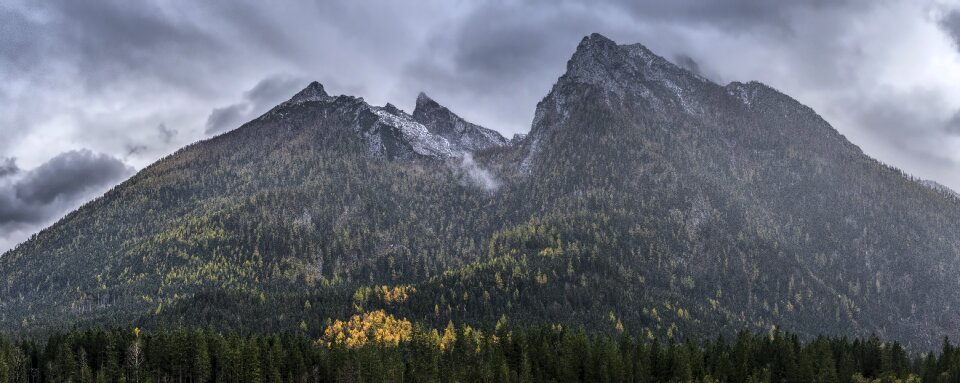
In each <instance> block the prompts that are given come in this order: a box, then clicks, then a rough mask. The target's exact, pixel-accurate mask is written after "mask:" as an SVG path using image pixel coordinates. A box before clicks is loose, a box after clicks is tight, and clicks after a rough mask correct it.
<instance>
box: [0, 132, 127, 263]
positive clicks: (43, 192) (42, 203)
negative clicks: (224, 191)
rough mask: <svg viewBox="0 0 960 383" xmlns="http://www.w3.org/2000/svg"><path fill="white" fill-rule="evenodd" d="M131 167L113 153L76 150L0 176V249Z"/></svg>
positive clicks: (122, 176) (121, 176)
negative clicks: (32, 167)
mask: <svg viewBox="0 0 960 383" xmlns="http://www.w3.org/2000/svg"><path fill="white" fill-rule="evenodd" d="M11 162H12V161H11ZM133 171H134V170H133V168H131V167H129V166H127V165H125V164H124V163H123V162H122V161H120V160H118V159H116V158H114V157H111V156H108V155H105V154H98V153H94V152H91V151H89V150H77V151H69V152H65V153H61V154H60V155H58V156H56V157H54V158H52V159H51V160H49V161H47V162H46V163H44V164H42V165H40V166H38V167H36V168H34V169H30V170H29V171H22V172H17V173H19V174H16V173H11V174H10V175H9V176H8V177H6V178H5V179H0V250H5V249H6V248H8V247H10V246H12V245H13V244H14V243H16V242H19V241H20V240H22V239H24V236H25V235H26V234H29V233H30V232H33V231H35V230H37V229H39V228H40V227H42V226H44V225H46V224H49V223H50V222H52V221H53V220H56V219H57V218H59V217H61V216H63V214H65V212H67V211H69V210H70V209H74V208H76V207H77V206H79V205H80V204H82V203H83V202H85V201H87V200H89V199H90V198H92V197H94V196H96V195H98V194H100V193H102V192H103V191H105V190H106V189H107V188H109V187H110V186H112V185H114V184H116V183H117V182H119V181H121V180H123V179H126V178H127V177H129V176H130V175H131V174H133Z"/></svg>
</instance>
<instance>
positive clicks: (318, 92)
mask: <svg viewBox="0 0 960 383" xmlns="http://www.w3.org/2000/svg"><path fill="white" fill-rule="evenodd" d="M329 97H330V95H329V94H327V91H326V90H324V89H323V84H320V83H319V82H317V81H313V82H311V83H310V84H309V85H307V87H306V88H303V90H301V91H300V92H298V93H297V94H295V95H294V96H293V97H292V98H290V101H291V102H303V101H319V100H324V99H327V98H329Z"/></svg>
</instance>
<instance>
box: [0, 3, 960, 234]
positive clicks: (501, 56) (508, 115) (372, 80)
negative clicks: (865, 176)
mask: <svg viewBox="0 0 960 383" xmlns="http://www.w3.org/2000/svg"><path fill="white" fill-rule="evenodd" d="M592 32H600V33H603V34H605V35H606V36H608V37H610V38H612V39H614V40H616V41H618V42H620V43H635V42H640V43H643V44H645V45H647V46H648V47H649V48H651V49H652V50H654V51H655V52H658V53H659V54H661V55H662V56H664V57H666V58H668V59H671V60H674V61H675V62H678V63H681V64H683V65H685V66H687V67H690V68H695V69H696V70H698V71H699V72H700V73H701V74H703V75H704V76H706V77H708V78H710V79H712V80H714V81H716V82H718V83H727V82H730V81H746V80H759V81H762V82H764V83H766V84H769V85H771V86H773V87H775V88H778V89H780V90H781V91H784V92H786V93H787V94H790V95H792V96H793V97H795V98H797V99H798V100H800V101H801V102H803V103H805V104H807V105H810V106H811V107H813V108H814V109H816V110H817V111H818V112H820V114H821V115H823V116H824V117H825V118H826V119H827V120H828V121H830V122H831V123H832V124H833V125H834V126H835V127H836V128H837V129H838V130H839V131H840V132H841V133H843V134H844V135H846V136H847V137H848V138H849V139H850V140H851V141H853V142H854V143H855V144H857V145H859V146H860V147H861V148H863V149H864V151H866V152H867V153H868V154H870V155H872V156H874V157H876V158H878V159H880V160H882V161H884V162H886V163H888V164H891V165H894V166H897V167H900V168H902V169H904V170H906V171H907V172H909V173H912V174H914V175H916V176H918V177H922V178H927V179H933V180H936V181H938V182H940V183H943V184H945V185H948V186H951V187H953V188H955V189H960V113H958V111H960V4H958V1H953V2H948V1H940V0H920V1H916V0H909V1H908V0H903V1H887V0H870V1H855V0H839V1H829V0H798V1H790V2H781V1H769V0H729V1H723V0H676V1H670V2H664V1H659V0H650V1H627V0H601V1H587V0H582V1H572V0H571V1H564V0H560V1H546V0H544V1H471V2H467V1H456V0H454V1H451V0H427V1H416V2H401V1H395V0H382V1H366V0H351V1H317V2H307V1H303V2H292V1H291V2H287V1H269V2H264V1H253V0H251V1H246V2H245V1H204V2H194V3H193V4H188V3H187V2H179V1H170V2H165V1H136V2H132V1H121V0H117V1H82V2H81V1H73V0H50V1H43V2H37V1H27V0H23V1H20V0H6V1H3V2H2V3H0V137H2V139H0V251H2V250H4V249H7V248H10V247H12V246H14V245H15V244H16V243H18V242H19V241H22V240H23V239H25V238H27V237H28V236H29V235H30V234H32V233H34V232H36V231H37V230H39V229H40V228H42V227H44V226H46V225H48V224H50V223H51V222H53V221H55V220H56V219H59V218H60V217H62V215H64V214H65V213H66V212H68V211H69V210H71V209H73V208H75V207H76V206H78V205H80V204H82V203H83V202H85V201H87V200H89V199H90V198H93V197H95V196H97V195H99V194H101V193H102V192H103V191H105V190H106V189H108V188H109V187H111V186H113V185H115V184H116V183H118V182H120V181H122V180H123V179H125V178H126V177H129V176H130V175H132V174H133V173H134V172H136V170H137V169H140V168H142V167H143V166H145V165H147V164H149V163H151V162H152V161H155V160H156V159H158V158H160V157H162V156H164V155H166V154H169V153H171V152H173V151H174V150H176V149H177V148H179V147H181V146H183V145H186V144H189V143H191V142H194V141H196V140H200V139H203V138H206V137H210V136H211V135H214V134H217V133H219V132H223V131H225V130H229V129H232V128H234V127H236V126H238V125H239V124H240V123H242V122H244V121H246V120H248V119H251V118H253V117H255V116H256V115H258V114H259V113H262V112H264V111H265V110H267V109H268V108H269V107H271V106H272V105H274V104H276V103H278V102H280V101H282V100H284V99H286V98H288V97H289V96H290V95H292V94H293V93H294V92H296V91H297V90H299V89H300V88H302V87H304V86H305V85H306V84H307V82H308V81H310V80H318V81H320V82H322V83H323V84H324V85H325V87H326V88H327V90H328V91H329V92H331V93H334V94H351V95H357V96H362V97H364V98H365V99H367V100H368V101H370V102H372V103H374V104H381V105H382V104H384V103H386V102H391V103H393V104H395V105H398V106H399V107H401V108H404V109H406V110H408V111H409V110H411V109H412V107H413V104H414V100H415V97H416V94H417V92H419V91H425V92H426V93H428V94H429V95H431V96H432V97H433V98H434V99H436V100H438V101H439V102H441V103H443V104H445V105H447V106H448V107H450V108H451V109H453V110H454V111H456V112H457V113H459V114H460V115H462V116H464V117H466V118H467V119H469V120H472V121H474V122H477V123H480V124H481V125H485V126H488V127H490V128H493V129H497V130H499V131H501V132H502V133H504V134H505V135H512V134H513V133H518V132H525V131H527V130H528V129H529V124H530V121H531V120H532V117H533V111H534V107H535V105H536V103H537V101H539V100H540V98H542V97H543V96H544V95H545V94H546V92H547V91H548V90H549V88H550V86H551V85H552V84H553V82H554V81H555V80H556V78H557V77H558V76H559V75H560V74H561V73H562V71H563V69H564V67H565V64H566V60H567V59H568V58H569V56H570V55H571V53H572V52H573V50H574V48H575V47H576V45H577V43H578V42H579V41H580V39H581V38H582V37H583V36H584V35H587V34H589V33H592Z"/></svg>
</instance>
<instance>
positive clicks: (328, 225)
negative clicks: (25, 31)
mask: <svg viewBox="0 0 960 383" xmlns="http://www.w3.org/2000/svg"><path fill="white" fill-rule="evenodd" d="M958 222H960V200H958V199H957V198H956V197H955V196H952V195H950V194H948V193H945V192H942V191H939V190H937V189H936V188H931V187H927V186H925V185H924V184H921V183H920V182H917V181H916V180H913V179H911V178H910V177H908V176H906V175H905V174H903V173H902V172H900V171H898V170H897V169H894V168H891V167H888V166H885V165H883V164H881V163H879V162H878V161H876V160H873V159H871V158H869V157H868V156H866V155H864V154H863V153H862V152H861V151H860V150H859V149H858V148H857V147H856V146H855V145H853V144H851V143H850V142H849V141H847V140H846V139H845V138H844V137H843V136H842V135H840V134H839V133H838V132H837V131H836V130H834V129H833V128H832V127H831V126H830V125H829V124H828V123H827V122H826V121H824V120H823V119H822V118H820V116H818V115H817V114H816V113H815V112H814V111H813V110H811V109H810V108H808V107H806V106H804V105H802V104H800V103H798V102H797V101H795V100H793V99H791V98H790V97H788V96H786V95H784V94H782V93H780V92H778V91H776V90H774V89H772V88H770V87H768V86H765V85H763V84H760V83H736V82H735V83H731V84H728V85H726V86H721V85H718V84H715V83H713V82H711V81H709V80H707V79H705V78H702V77H700V76H697V75H696V74H693V73H690V72H688V71H686V70H684V69H682V68H680V67H678V66H676V65H674V64H671V63H670V62H668V61H667V60H665V59H663V58H661V57H659V56H657V55H655V54H653V53H652V52H650V51H649V50H647V49H646V48H645V47H643V46H641V45H639V44H636V45H617V44H616V43H614V42H613V41H611V40H609V39H607V38H605V37H603V36H601V35H597V34H594V35H591V36H588V37H586V38H584V39H583V41H582V42H581V43H580V45H579V47H578V48H577V51H576V52H575V53H574V55H573V57H572V58H571V59H570V61H569V62H568V64H567V72H566V73H565V74H564V75H562V76H561V77H560V79H559V80H558V82H557V83H556V85H554V87H553V89H552V90H551V91H550V93H549V94H548V95H547V96H546V97H545V98H544V99H543V100H542V101H541V102H540V103H539V104H538V105H537V110H536V115H535V118H534V121H533V124H532V127H531V130H530V133H529V134H528V135H526V136H523V137H517V138H515V139H513V140H507V139H505V138H504V137H502V136H500V135H499V134H498V133H496V132H495V131H493V130H489V129H486V128H483V127H480V126H478V125H475V124H472V123H469V122H467V121H465V120H464V119H462V118H460V117H459V116H457V115H456V114H454V113H453V112H451V111H450V110H449V109H447V108H445V107H443V106H441V105H440V104H439V103H437V102H436V101H433V100H432V99H430V98H429V97H427V96H426V95H424V94H421V95H420V96H419V97H418V99H417V103H416V110H414V111H413V113H412V114H408V113H406V112H404V111H402V110H400V109H398V108H396V107H394V106H393V105H390V104H387V105H386V106H385V107H378V106H372V105H369V104H368V103H366V102H365V101H364V100H363V99H362V98H356V97H351V96H330V95H328V94H327V93H326V92H325V90H324V89H323V87H322V86H321V85H320V84H318V83H312V84H310V85H309V86H308V87H307V88H306V89H304V90H303V91H302V92H300V93H298V94H297V95H295V96H294V97H293V98H291V99H290V100H289V101H287V102H284V103H282V104H280V105H278V106H276V107H275V108H274V109H272V110H271V111H269V112H267V113H266V114H264V115H263V116H260V117H259V118H257V119H255V120H253V121H250V122H248V123H246V124H244V125H243V126H241V127H239V128H238V129H236V130H233V131H231V132H228V133H226V134H223V135H220V136H217V137H214V138H212V139H209V140H206V141H203V142H199V143H196V144H193V145H190V146H188V147H186V148H183V149H182V150H180V151H178V152H177V153H175V154H173V155H171V156H169V157H167V158H164V159H162V160H160V161H158V162H157V163H155V164H153V165H151V166H149V167H147V168H145V169H144V170H142V171H141V172H139V174H137V175H136V176H134V177H133V178H131V179H130V180H128V181H126V182H124V183H123V184H121V185H120V186H117V187H116V188H114V189H113V190H111V191H110V192H108V193H107V194H106V195H104V196H103V197H101V198H99V199H97V200H95V201H93V202H91V203H89V204H87V205H85V206H83V207H82V208H80V209H79V210H77V211H75V212H73V213H72V214H70V215H68V216H67V217H66V218H64V219H63V220H61V221H60V222H58V223H56V224H55V225H53V226H52V227H50V228H48V229H46V230H44V231H42V232H41V233H39V234H37V235H35V236H34V237H33V238H31V239H30V240H29V241H27V242H25V243H23V244H21V245H20V246H18V247H17V248H15V249H13V250H11V251H9V252H7V253H6V254H4V255H3V256H2V257H0V281H2V285H0V328H2V330H3V331H5V332H9V333H16V334H31V333H43V332H47V331H50V330H53V329H60V328H63V326H68V325H76V326H80V327H89V326H103V325H108V326H109V325H116V326H130V325H139V326H147V327H159V326H161V325H162V326H171V325H197V326H204V325H210V326H213V327H215V328H219V329H233V330H238V331H250V332H255V331H271V332H276V331H289V332H301V333H304V334H307V335H310V336H311V337H313V338H318V337H320V336H321V334H322V333H323V331H324V330H325V329H327V328H328V326H330V325H331V323H333V321H335V320H345V319H348V318H350V317H351V315H354V314H356V313H358V312H366V313H371V312H380V313H382V312H381V311H379V310H384V311H383V312H386V313H389V314H390V315H391V318H393V317H395V318H404V319H406V320H409V321H411V322H414V323H422V324H424V325H427V326H433V327H435V328H442V327H443V326H446V325H447V323H449V322H453V323H457V324H470V325H473V326H490V327H493V326H496V325H504V324H505V323H506V324H509V325H511V326H513V325H515V326H527V325H549V324H558V325H564V326H568V327H579V326H583V327H584V328H586V329H587V330H588V331H592V332H599V333H616V332H627V333H631V334H639V335H642V336H645V337H658V338H660V339H667V338H681V337H690V338H694V339H698V338H702V337H705V338H713V337H714V336H715V335H716V334H717V333H720V334H733V333H734V332H735V331H737V330H741V329H748V330H754V331H767V330H770V329H773V328H782V329H786V330H789V331H792V332H796V333H799V334H801V335H816V334H845V335H866V334H870V333H876V334H877V335H878V336H880V337H881V338H886V339H895V340H900V341H902V342H904V343H905V344H906V345H907V347H908V348H914V349H920V350H927V349H929V348H930V347H931V346H932V345H933V344H939V342H940V340H941V339H942V337H943V336H945V335H950V336H954V337H955V336H957V335H960V333H958V332H957V330H958V329H960V295H957V294H956V293H955V292H956V291H960V278H958V275H960V231H958V230H956V227H957V226H956V225H957V223H958Z"/></svg>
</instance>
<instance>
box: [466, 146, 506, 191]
mask: <svg viewBox="0 0 960 383" xmlns="http://www.w3.org/2000/svg"><path fill="white" fill-rule="evenodd" d="M460 170H461V171H462V172H463V174H464V175H466V179H467V180H468V181H469V182H470V183H471V184H473V185H475V186H478V187H480V188H481V189H483V190H484V191H488V192H495V191H497V189H499V188H500V181H499V180H497V178H496V177H495V176H494V175H493V173H490V171H489V170H487V169H484V168H482V167H481V166H480V164H478V163H477V161H475V160H474V159H473V154H471V153H463V157H462V158H461V161H460Z"/></svg>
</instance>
